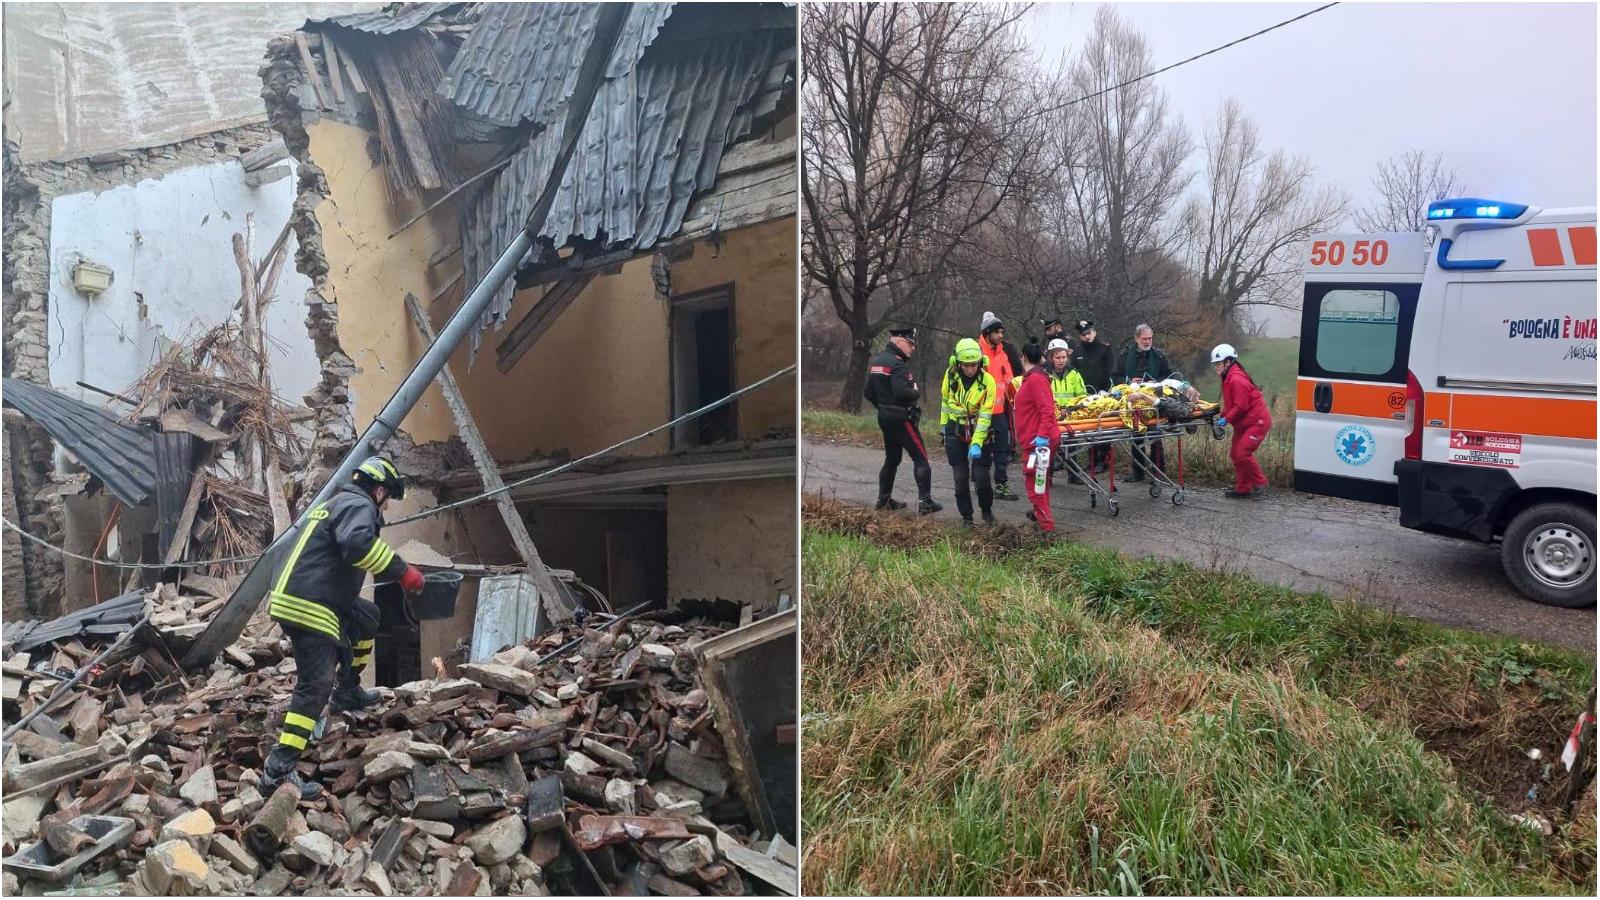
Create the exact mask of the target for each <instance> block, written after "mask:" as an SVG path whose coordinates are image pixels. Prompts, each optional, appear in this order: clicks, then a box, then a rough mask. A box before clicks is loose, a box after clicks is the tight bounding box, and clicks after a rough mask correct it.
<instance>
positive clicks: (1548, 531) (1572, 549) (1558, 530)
mask: <svg viewBox="0 0 1600 900" xmlns="http://www.w3.org/2000/svg"><path fill="white" fill-rule="evenodd" d="M1594 535H1595V523H1594V512H1593V511H1592V510H1586V509H1583V508H1581V507H1579V506H1577V505H1575V504H1571V503H1540V504H1538V505H1536V506H1531V507H1529V508H1527V509H1525V510H1523V511H1522V512H1520V513H1518V514H1517V517H1516V518H1514V519H1512V520H1511V524H1510V525H1508V526H1506V533H1505V537H1504V539H1503V540H1502V541H1501V544H1500V561H1501V563H1502V564H1503V565H1504V566H1505V570H1506V577H1507V578H1510V579H1511V583H1512V585H1514V586H1515V587H1516V589H1517V590H1518V591H1520V592H1521V593H1522V594H1523V596H1526V597H1528V598H1530V599H1532V600H1535V601H1537V602H1539V603H1544V604H1546V605H1549V606H1561V607H1566V608H1567V609H1577V608H1579V607H1584V606H1593V605H1594V600H1595V591H1594V568H1595V546H1594Z"/></svg>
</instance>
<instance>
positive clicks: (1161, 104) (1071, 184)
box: [1049, 6, 1191, 335]
mask: <svg viewBox="0 0 1600 900" xmlns="http://www.w3.org/2000/svg"><path fill="white" fill-rule="evenodd" d="M1152 68H1153V65H1152V63H1151V59H1150V50H1149V47H1148V46H1147V45H1146V43H1145V40H1144V37H1143V35H1141V34H1140V33H1139V32H1137V31H1135V30H1134V29H1133V28H1132V27H1131V26H1130V25H1128V24H1127V23H1126V22H1124V21H1123V20H1122V19H1121V17H1119V16H1118V15H1117V13H1116V12H1115V10H1113V9H1112V8H1111V7H1109V6H1108V7H1104V8H1102V9H1101V10H1100V11H1099V13H1097V14H1096V17H1095V22H1094V31H1093V32H1092V33H1091V34H1090V36H1089V39H1088V41H1087V43H1086V44H1085V45H1084V48H1083V50H1082V52H1081V53H1080V54H1079V56H1078V57H1077V59H1076V60H1075V61H1074V62H1073V64H1072V66H1071V69H1070V77H1069V79H1068V81H1069V84H1068V86H1067V88H1066V90H1067V91H1069V92H1070V94H1071V97H1072V98H1073V99H1072V100H1071V101H1070V102H1069V104H1068V105H1066V107H1065V109H1064V110H1063V112H1062V114H1061V116H1060V117H1059V119H1058V122H1057V128H1056V131H1055V137H1056V140H1055V142H1054V146H1053V150H1054V152H1055V153H1056V154H1058V155H1059V158H1060V162H1061V166H1062V168H1061V169H1060V172H1061V173H1062V174H1061V183H1060V186H1059V190H1058V191H1057V192H1056V193H1055V195H1054V198H1055V201H1056V202H1055V205H1054V207H1053V209H1051V210H1050V211H1049V212H1050V213H1052V214H1053V225H1054V228H1055V229H1056V230H1057V231H1058V233H1060V234H1062V235H1063V236H1064V237H1065V239H1066V240H1067V241H1068V242H1070V244H1071V245H1072V246H1073V249H1074V251H1075V255H1076V256H1078V258H1079V260H1080V261H1081V265H1080V266H1076V267H1073V276H1072V279H1071V285H1070V286H1069V288H1068V289H1067V291H1066V293H1067V295H1068V296H1067V297H1065V298H1064V300H1065V301H1066V305H1071V306H1078V307H1083V308H1088V309H1093V310H1096V311H1098V312H1099V313H1100V315H1098V316H1096V317H1095V318H1096V319H1097V321H1101V322H1102V324H1111V325H1114V326H1117V327H1119V328H1120V327H1122V326H1129V325H1131V324H1132V323H1133V322H1134V321H1137V320H1139V319H1140V318H1141V317H1145V316H1146V314H1147V313H1148V312H1149V311H1150V310H1151V309H1152V308H1153V307H1155V306H1164V305H1166V304H1167V301H1168V300H1170V299H1171V295H1172V291H1173V290H1174V289H1175V287H1176V285H1175V284H1174V283H1173V282H1172V279H1171V278H1170V277H1169V276H1170V267H1167V266H1164V265H1161V264H1159V262H1160V261H1161V260H1162V259H1163V258H1164V257H1165V256H1166V255H1167V253H1168V252H1169V250H1170V248H1171V247H1172V244H1173V239H1174V234H1173V233H1172V231H1171V229H1169V228H1167V227H1166V226H1167V223H1169V222H1170V221H1171V220H1172V218H1173V210H1174V208H1175V207H1176V205H1177V202H1178V200H1179V198H1180V197H1181V196H1182V194H1183V191H1184V189H1185V188H1186V187H1187V185H1188V182H1189V176H1188V175H1187V174H1186V173H1185V171H1184V162H1185V160H1186V159H1187V158H1188V156H1189V151H1190V146H1191V143H1190V140H1189V135H1188V132H1187V131H1186V130H1185V129H1184V127H1183V124H1182V122H1180V121H1177V120H1175V119H1173V118H1171V117H1169V115H1168V107H1167V98H1166V94H1165V92H1163V91H1162V90H1161V89H1160V88H1159V87H1157V86H1156V83H1155V82H1154V81H1153V80H1149V79H1145V80H1139V81H1134V80H1133V79H1135V78H1137V77H1138V76H1141V75H1144V74H1145V73H1147V72H1149V71H1150V70H1151V69H1152ZM1106 333H1107V334H1108V335H1109V334H1111V332H1110V331H1107V332H1106Z"/></svg>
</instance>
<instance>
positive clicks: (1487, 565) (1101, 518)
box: [800, 440, 1595, 653]
mask: <svg viewBox="0 0 1600 900" xmlns="http://www.w3.org/2000/svg"><path fill="white" fill-rule="evenodd" d="M801 453H802V457H801V465H800V469H801V477H802V478H803V479H804V488H805V490H806V492H807V493H810V494H814V495H817V496H822V497H830V498H834V499H838V500H842V501H846V502H851V503H862V504H870V503H872V502H873V501H874V500H875V499H877V484H878V466H879V465H880V464H881V463H882V459H883V456H882V451H879V450H877V449H873V448H867V447H860V446H853V445H846V444H839V443H833V442H827V441H812V440H806V441H805V442H804V445H803V448H802V451H801ZM1011 477H1012V479H1013V486H1014V487H1020V484H1021V475H1020V474H1019V473H1018V472H1017V471H1016V470H1015V469H1013V472H1012V476H1011ZM952 485H953V483H952V481H951V478H950V467H949V466H948V465H944V464H943V460H942V457H941V458H939V459H935V460H934V465H933V492H934V499H936V500H938V501H939V502H940V503H943V504H944V506H945V510H944V512H941V513H939V514H938V515H940V516H941V517H948V518H949V519H951V520H952V521H954V520H955V519H956V518H957V516H958V514H957V513H956V511H955V499H954V496H953V491H954V488H953V486H952ZM1067 488H1069V486H1068V485H1066V484H1065V483H1064V482H1063V483H1059V484H1057V485H1056V487H1055V489H1054V490H1053V491H1052V497H1051V500H1052V505H1053V507H1054V509H1055V513H1056V523H1057V526H1058V527H1059V528H1061V529H1062V530H1063V532H1067V533H1070V534H1071V537H1072V538H1073V539H1075V540H1080V541H1083V542H1085V543H1089V544H1094V545H1096V546H1102V547H1111V548H1115V549H1117V550H1121V551H1123V552H1126V553H1129V554H1131V555H1135V556H1142V555H1148V554H1150V553H1152V552H1156V553H1158V554H1159V555H1161V556H1166V557H1171V558H1174V559H1182V560H1185V561H1187V562H1190V563H1193V564H1195V565H1198V566H1200V567H1203V568H1209V567H1214V566H1225V567H1227V568H1231V569H1240V570H1244V571H1247V572H1249V573H1250V574H1252V575H1254V576H1255V577H1257V578H1260V579H1262V580H1264V581H1271V582H1276V583H1278V584H1282V585H1286V586H1288V587H1292V588H1295V589H1297V590H1304V591H1312V590H1316V591H1322V592H1324V593H1327V594H1329V595H1331V596H1337V597H1348V598H1350V599H1355V600H1359V601H1361V602H1362V603H1367V604H1369V605H1372V606H1380V607H1384V608H1393V609H1395V610H1396V611H1397V612H1399V613H1402V614H1405V615H1409V616H1415V617H1417V618H1421V619H1427V620H1429V621H1432V622H1438V623H1440V624H1442V625H1450V626H1454V627H1458V628H1471V629H1474V630H1478V631H1488V632H1496V633H1499V634H1508V635H1515V636H1518V637H1525V638H1533V639H1536V640H1540V641H1547V642H1550V643H1554V644H1562V645H1565V646H1569V647H1576V648H1579V649H1585V650H1588V651H1589V652H1590V653H1593V652H1595V609H1594V607H1590V608H1588V609H1579V610H1570V609H1557V608H1555V607H1550V606H1541V605H1540V604H1537V603H1534V602H1532V601H1530V600H1526V599H1524V598H1523V597H1522V596H1521V595H1520V594H1518V593H1517V592H1516V591H1515V590H1514V589H1513V588H1512V587H1511V583H1510V582H1509V581H1507V580H1506V577H1505V575H1504V573H1503V572H1502V571H1501V569H1500V551H1499V548H1498V546H1494V547H1491V546H1487V545H1483V544H1474V543H1469V542H1466V541H1456V540H1451V539H1449V538H1443V537H1436V536H1434V535H1429V534H1423V533H1421V532H1418V531H1412V530H1410V529H1406V528H1401V527H1400V525H1399V521H1398V517H1397V516H1396V513H1395V510H1394V509H1392V508H1389V507H1383V506H1375V505H1372V504H1365V503H1354V502H1349V501H1344V500H1336V499H1332V498H1328V497H1312V496H1309V495H1305V494H1295V493H1291V492H1279V493H1275V494H1273V495H1271V496H1269V497H1268V498H1266V499H1264V500H1257V501H1252V502H1250V503H1249V504H1247V505H1246V504H1244V503H1241V502H1240V501H1234V500H1225V499H1223V498H1222V496H1221V492H1220V490H1219V489H1216V488H1194V489H1191V490H1190V491H1189V492H1188V493H1187V495H1186V498H1185V501H1186V502H1185V503H1184V505H1182V506H1173V505H1172V503H1171V502H1170V501H1169V500H1168V498H1167V496H1166V495H1163V496H1162V497H1161V498H1160V499H1152V498H1151V497H1150V495H1149V493H1148V490H1147V487H1146V486H1145V485H1142V484H1139V485H1133V484H1129V485H1125V486H1123V488H1122V489H1121V490H1120V491H1119V492H1118V498H1119V500H1118V502H1119V503H1120V505H1121V514H1120V515H1119V516H1117V517H1116V518H1111V517H1109V516H1107V515H1106V507H1105V503H1104V502H1103V501H1102V502H1101V504H1100V506H1099V508H1098V509H1094V510H1091V509H1090V508H1089V502H1088V498H1087V495H1086V494H1084V493H1083V489H1082V488H1078V487H1075V486H1073V487H1070V489H1067ZM895 495H896V499H899V500H903V501H912V500H914V499H915V497H916V488H915V486H914V484H913V482H912V481H911V468H910V466H909V464H906V463H902V464H901V467H900V475H899V478H898V479H897V480H896V490H895ZM1027 510H1028V502H1027V500H1026V499H1022V500H1018V501H1016V502H1001V501H996V502H995V515H997V516H998V517H999V518H1000V519H1001V521H1006V522H1017V523H1022V524H1025V523H1026V520H1025V519H1024V518H1023V513H1025V512H1026V511H1027Z"/></svg>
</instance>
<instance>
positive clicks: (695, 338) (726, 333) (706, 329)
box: [672, 285, 739, 447]
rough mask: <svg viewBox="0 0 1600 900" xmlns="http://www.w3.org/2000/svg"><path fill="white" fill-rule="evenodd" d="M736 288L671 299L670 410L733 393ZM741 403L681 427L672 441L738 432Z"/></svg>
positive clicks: (725, 437) (684, 443) (708, 439)
mask: <svg viewBox="0 0 1600 900" xmlns="http://www.w3.org/2000/svg"><path fill="white" fill-rule="evenodd" d="M733 340H734V332H733V286H732V285H723V286H721V287H716V288H712V289H710V290H706V291H698V292H696V293H693V294H686V295H684V296H681V297H674V298H672V414H673V415H674V416H681V415H683V414H684V413H686V412H690V411H691V410H695V409H699V408H700V407H702V406H705V405H706V404H708V403H711V402H713V401H716V400H719V399H721V398H723V397H726V396H727V395H728V394H730V393H732V392H733V389H734V383H733ZM737 407H738V404H737V402H735V403H729V404H727V405H725V406H720V407H718V408H716V409H714V410H712V411H710V412H708V413H705V414H704V415H701V416H698V417H696V418H694V419H691V420H689V421H688V422H684V423H682V424H680V425H678V426H677V427H676V428H675V429H674V430H673V435H672V442H673V445H674V446H678V447H692V446H699V445H702V444H714V443H717V442H719V441H729V440H734V439H735V438H737V437H738V436H739V426H738V422H739V418H738V409H737Z"/></svg>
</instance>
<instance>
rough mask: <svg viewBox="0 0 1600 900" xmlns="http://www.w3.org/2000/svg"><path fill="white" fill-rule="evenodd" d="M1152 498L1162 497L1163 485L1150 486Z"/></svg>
mask: <svg viewBox="0 0 1600 900" xmlns="http://www.w3.org/2000/svg"><path fill="white" fill-rule="evenodd" d="M1150 496H1152V497H1159V496H1161V485H1159V484H1152V485H1150Z"/></svg>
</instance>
